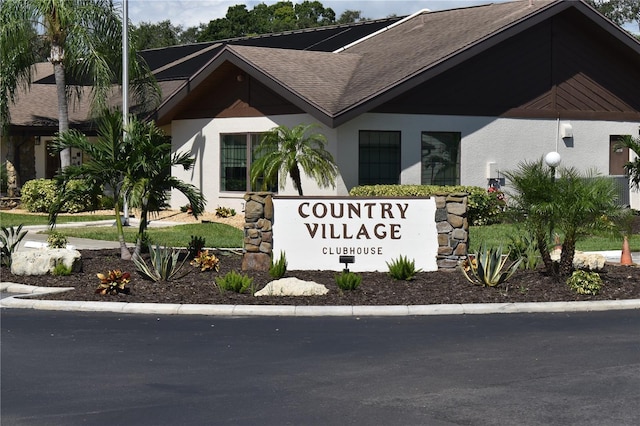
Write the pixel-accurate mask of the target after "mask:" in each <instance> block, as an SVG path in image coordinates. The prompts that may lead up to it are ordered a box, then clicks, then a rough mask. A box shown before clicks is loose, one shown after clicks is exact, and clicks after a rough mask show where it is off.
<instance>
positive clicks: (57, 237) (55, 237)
mask: <svg viewBox="0 0 640 426" xmlns="http://www.w3.org/2000/svg"><path fill="white" fill-rule="evenodd" d="M47 245H48V246H49V248H54V249H56V248H66V247H67V237H66V236H65V235H64V234H63V233H62V232H58V231H52V232H51V233H49V236H48V237H47Z"/></svg>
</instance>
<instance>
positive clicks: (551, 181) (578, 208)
mask: <svg viewBox="0 0 640 426" xmlns="http://www.w3.org/2000/svg"><path fill="white" fill-rule="evenodd" d="M558 172H559V177H558V178H557V179H556V178H554V176H553V175H552V171H551V169H550V168H548V167H545V166H544V165H543V160H542V159H539V160H538V161H534V162H522V163H520V164H519V166H518V169H517V170H516V171H510V172H506V173H505V175H506V176H507V178H508V179H509V181H510V185H511V187H512V188H513V189H514V190H515V193H513V194H511V206H510V210H511V211H512V212H516V213H517V214H518V216H519V217H520V219H522V220H523V221H524V224H525V226H526V227H527V228H528V230H529V231H530V233H531V234H532V236H533V237H534V238H535V240H536V244H537V247H538V250H539V251H540V255H541V256H542V260H543V262H544V265H545V268H546V270H547V272H548V273H549V274H550V275H553V276H556V277H557V278H564V277H567V276H568V275H570V274H571V272H572V270H573V257H574V255H575V248H576V242H577V241H578V240H579V239H581V238H584V237H585V236H587V235H591V234H594V233H595V234H597V233H603V232H605V233H615V232H616V231H617V230H618V229H617V225H616V224H619V223H621V222H623V221H622V220H621V219H622V218H623V217H624V215H625V214H626V213H627V211H626V210H625V209H624V208H622V207H620V206H618V205H617V202H616V199H617V191H616V189H615V186H614V184H613V181H611V180H610V179H607V178H606V177H604V176H600V175H598V174H597V173H596V171H595V170H588V171H587V172H586V173H580V172H579V171H578V170H577V169H575V168H561V169H559V170H558ZM556 230H557V231H558V233H559V234H561V235H563V238H564V240H563V242H562V254H561V256H560V263H559V264H558V265H555V264H554V262H553V261H552V260H551V256H550V254H549V241H548V238H549V236H550V235H551V234H552V232H554V231H556Z"/></svg>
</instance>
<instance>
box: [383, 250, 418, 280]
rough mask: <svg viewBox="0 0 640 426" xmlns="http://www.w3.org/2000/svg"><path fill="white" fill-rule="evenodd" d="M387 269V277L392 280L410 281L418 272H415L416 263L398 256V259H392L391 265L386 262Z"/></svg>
mask: <svg viewBox="0 0 640 426" xmlns="http://www.w3.org/2000/svg"><path fill="white" fill-rule="evenodd" d="M387 266H388V267H389V275H390V276H391V278H393V279H394V280H405V281H411V280H412V279H413V277H414V276H415V275H416V273H418V272H420V270H419V269H418V270H416V262H415V261H414V260H409V259H408V258H407V257H403V256H400V257H399V258H398V259H394V260H392V261H391V263H389V262H387Z"/></svg>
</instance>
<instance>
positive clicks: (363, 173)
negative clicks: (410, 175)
mask: <svg viewBox="0 0 640 426" xmlns="http://www.w3.org/2000/svg"><path fill="white" fill-rule="evenodd" d="M374 135H376V136H377V137H378V139H379V138H380V137H382V136H387V137H388V138H389V139H390V138H391V137H395V138H397V147H392V146H391V144H392V143H396V141H391V140H388V141H387V142H386V143H387V144H388V147H389V148H388V149H387V151H389V153H391V151H392V150H394V151H395V153H394V154H395V158H391V157H389V156H388V155H387V156H386V158H387V161H381V159H382V158H383V157H385V155H384V153H382V152H380V151H381V148H382V147H383V144H384V143H385V142H384V141H380V140H378V141H376V142H375V143H376V144H377V148H378V149H377V150H376V152H375V155H376V157H377V158H376V159H375V160H376V161H371V158H370V157H369V155H370V154H371V153H372V152H373V151H374V149H375V148H369V149H368V151H369V152H366V153H365V152H363V149H365V147H364V146H363V145H364V144H371V142H372V140H371V139H372V138H371V137H372V136H374ZM364 136H367V138H366V140H364ZM371 145H372V146H373V144H371ZM365 154H366V155H367V156H368V158H367V159H366V160H367V162H366V163H364V161H365V160H364V159H363V157H364V156H365ZM391 160H394V161H391ZM365 168H366V170H365ZM392 169H394V170H392ZM372 170H373V171H374V173H375V172H380V171H385V172H384V173H377V174H376V175H375V176H374V173H371V171H372ZM401 174H402V131H400V130H359V131H358V185H359V186H362V185H398V184H400V183H401V181H400V179H401ZM392 175H394V176H393V182H392V181H391V180H392V179H391V176H392Z"/></svg>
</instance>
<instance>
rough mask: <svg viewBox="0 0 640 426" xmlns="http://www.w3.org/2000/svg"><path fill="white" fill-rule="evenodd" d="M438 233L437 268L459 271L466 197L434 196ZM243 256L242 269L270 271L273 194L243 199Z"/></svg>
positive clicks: (463, 251)
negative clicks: (456, 269) (457, 268)
mask: <svg viewBox="0 0 640 426" xmlns="http://www.w3.org/2000/svg"><path fill="white" fill-rule="evenodd" d="M434 197H435V201H436V217H435V220H436V228H437V230H438V255H437V256H438V258H437V263H438V268H439V269H453V268H456V267H457V266H458V264H459V262H460V261H461V260H464V259H466V258H467V247H468V245H469V222H468V220H467V194H466V193H455V194H435V196H434ZM244 200H245V201H246V204H245V212H244V217H245V224H244V256H243V258H242V269H243V270H245V271H247V270H249V271H268V270H269V267H270V266H271V255H272V247H273V193H271V192H250V193H247V194H246V195H245V196H244Z"/></svg>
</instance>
